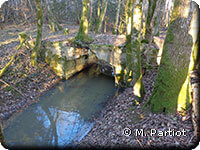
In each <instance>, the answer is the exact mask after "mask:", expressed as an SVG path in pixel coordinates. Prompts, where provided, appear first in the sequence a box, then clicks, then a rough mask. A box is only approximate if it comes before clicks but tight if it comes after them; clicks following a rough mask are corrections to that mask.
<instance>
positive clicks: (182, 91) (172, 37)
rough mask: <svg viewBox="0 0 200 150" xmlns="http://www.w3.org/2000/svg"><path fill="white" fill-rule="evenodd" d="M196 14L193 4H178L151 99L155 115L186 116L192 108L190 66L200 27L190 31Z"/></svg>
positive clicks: (187, 1)
mask: <svg viewBox="0 0 200 150" xmlns="http://www.w3.org/2000/svg"><path fill="white" fill-rule="evenodd" d="M190 4H191V5H190ZM197 10H198V7H197V6H196V5H195V7H194V6H193V2H191V3H190V0H175V7H174V10H173V13H172V17H171V20H170V24H169V28H168V32H167V36H166V39H165V42H164V46H163V54H162V58H161V63H160V66H159V70H158V73H157V77H156V81H155V86H154V90H153V92H152V96H151V97H150V99H149V103H150V106H151V109H152V111H154V112H176V111H178V112H180V113H183V114H184V112H185V110H186V109H187V108H188V106H189V105H190V104H191V94H190V93H191V85H190V84H189V83H190V78H189V72H190V68H189V65H190V64H191V63H192V61H190V55H191V54H192V50H193V43H195V42H194V41H196V40H194V39H197V34H195V33H198V32H197V31H198V27H196V26H195V27H193V28H192V31H191V29H190V24H191V23H192V17H193V18H195V19H193V20H197V17H195V16H197V15H196V12H197ZM189 32H191V33H189ZM198 36H199V35H198ZM192 37H193V40H192Z"/></svg>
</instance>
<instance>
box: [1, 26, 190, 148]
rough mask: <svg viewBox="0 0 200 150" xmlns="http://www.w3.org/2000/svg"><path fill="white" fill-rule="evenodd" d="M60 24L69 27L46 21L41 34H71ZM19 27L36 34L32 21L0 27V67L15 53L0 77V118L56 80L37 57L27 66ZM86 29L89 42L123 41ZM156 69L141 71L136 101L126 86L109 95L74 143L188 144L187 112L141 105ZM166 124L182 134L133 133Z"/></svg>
mask: <svg viewBox="0 0 200 150" xmlns="http://www.w3.org/2000/svg"><path fill="white" fill-rule="evenodd" d="M63 26H64V27H67V28H69V31H70V32H69V34H68V35H63V32H62V31H59V32H57V33H53V32H50V31H49V29H48V26H47V25H44V28H43V31H44V32H43V40H51V41H58V40H64V39H66V38H73V37H74V36H75V35H76V33H77V31H78V26H70V25H63ZM24 31H25V32H26V33H27V34H29V35H31V36H32V38H35V37H36V26H23V27H22V26H7V27H6V28H4V30H1V31H0V35H1V36H0V69H2V68H3V67H4V66H5V65H6V63H7V62H8V61H9V60H10V57H11V56H12V55H13V54H14V53H17V59H16V60H15V61H14V63H12V65H11V66H10V67H9V68H8V70H7V71H6V72H5V74H4V75H3V76H2V78H1V79H0V118H1V119H6V118H9V117H10V116H11V115H13V114H14V113H15V112H18V111H22V110H23V108H25V107H27V106H28V105H30V104H31V103H33V102H35V101H37V98H38V97H39V96H40V95H41V94H42V93H44V92H45V91H47V90H48V89H50V88H51V87H52V86H54V85H55V84H56V83H57V82H59V81H60V78H59V77H57V76H56V75H55V73H53V72H52V71H51V69H50V67H49V66H48V65H47V64H46V63H43V62H41V61H40V62H39V64H38V66H37V67H32V66H31V63H30V50H28V49H26V48H24V47H23V48H22V49H20V50H19V51H16V47H17V46H18V45H19V40H18V34H19V33H21V32H24ZM89 35H90V36H91V37H92V38H93V39H95V41H94V43H95V42H96V43H103V44H112V45H113V44H114V45H122V44H123V43H124V42H125V36H115V35H106V34H98V35H96V34H93V33H90V34H89ZM161 39H162V38H161ZM157 40H158V41H159V39H157ZM154 46H155V45H154ZM158 47H159V46H158ZM156 73H157V67H153V68H152V67H151V69H147V70H146V72H145V74H144V78H143V82H144V87H145V91H146V94H145V97H144V101H143V102H142V103H141V104H139V105H136V106H134V105H133V101H134V95H133V94H132V89H131V88H128V89H125V91H123V92H122V93H119V95H118V96H116V97H114V98H113V99H110V100H109V101H108V103H107V105H106V106H105V108H104V109H103V110H102V111H101V115H100V116H98V117H97V118H95V126H94V128H93V129H92V130H91V131H90V132H89V134H88V135H87V136H86V137H85V138H84V139H83V140H82V141H81V142H80V143H78V144H79V146H134V147H149V146H181V147H184V148H185V147H187V146H189V145H191V144H192V142H194V139H193V127H192V121H191V115H190V112H189V113H188V114H187V115H186V116H185V117H181V116H180V115H178V114H176V115H171V114H168V115H165V114H153V113H151V112H150V111H149V109H148V108H144V109H143V108H142V106H143V105H144V103H145V102H146V101H147V99H148V97H149V96H150V95H151V92H152V90H153V85H154V80H155V76H156ZM3 82H4V83H3ZM125 128H129V129H131V130H132V134H131V135H130V136H125V135H124V134H123V130H124V129H125ZM169 128H171V129H174V130H175V131H181V130H182V129H185V130H186V136H135V134H134V130H135V129H145V131H147V130H148V131H149V130H150V129H155V130H157V131H160V130H162V131H165V130H168V129H169Z"/></svg>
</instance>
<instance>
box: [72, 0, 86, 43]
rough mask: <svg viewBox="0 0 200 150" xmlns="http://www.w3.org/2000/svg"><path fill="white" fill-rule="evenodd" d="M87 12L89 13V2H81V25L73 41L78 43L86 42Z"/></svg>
mask: <svg viewBox="0 0 200 150" xmlns="http://www.w3.org/2000/svg"><path fill="white" fill-rule="evenodd" d="M88 12H89V0H83V10H82V16H81V23H80V27H79V31H78V34H77V36H76V38H75V39H77V40H80V41H88V40H89V37H88V28H89V27H88V18H87V17H88Z"/></svg>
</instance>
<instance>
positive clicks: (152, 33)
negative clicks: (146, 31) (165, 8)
mask: <svg viewBox="0 0 200 150" xmlns="http://www.w3.org/2000/svg"><path fill="white" fill-rule="evenodd" d="M161 5H162V0H157V2H156V8H155V11H154V14H153V17H152V20H151V23H150V29H151V34H150V37H149V45H148V47H147V49H146V50H145V52H144V55H146V54H147V52H148V51H149V49H150V48H151V45H152V42H153V37H154V35H155V27H156V23H155V20H157V16H158V15H159V14H158V13H159V10H160V8H161Z"/></svg>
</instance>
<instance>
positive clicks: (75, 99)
mask: <svg viewBox="0 0 200 150" xmlns="http://www.w3.org/2000/svg"><path fill="white" fill-rule="evenodd" d="M114 91H115V88H114V81H113V79H111V78H109V77H105V76H103V75H101V74H96V73H95V71H94V70H87V71H84V72H82V73H80V74H78V75H77V76H75V77H73V78H72V79H71V80H68V81H65V82H63V83H60V84H59V85H57V86H56V87H54V88H53V89H51V90H50V91H48V92H47V93H46V94H45V95H43V96H41V97H40V101H39V102H38V103H36V104H34V105H31V106H30V107H28V108H27V109H26V110H24V111H23V112H22V113H21V114H19V115H18V116H17V117H16V118H15V119H14V120H13V121H12V122H11V123H9V125H8V126H7V127H6V128H5V129H4V135H5V141H6V143H7V145H9V146H56V145H58V146H66V145H74V143H76V142H77V141H80V140H81V139H82V138H83V137H84V136H85V135H86V134H87V133H88V132H89V131H90V129H91V128H92V127H93V124H94V123H93V121H92V117H93V115H95V114H96V113H97V112H98V111H99V110H101V108H102V103H103V102H105V101H106V100H107V99H108V97H109V96H111V95H113V94H114ZM5 122H6V121H5Z"/></svg>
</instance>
